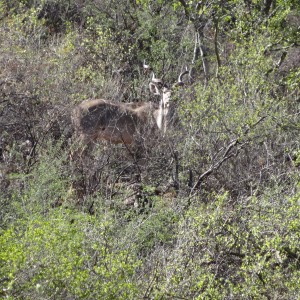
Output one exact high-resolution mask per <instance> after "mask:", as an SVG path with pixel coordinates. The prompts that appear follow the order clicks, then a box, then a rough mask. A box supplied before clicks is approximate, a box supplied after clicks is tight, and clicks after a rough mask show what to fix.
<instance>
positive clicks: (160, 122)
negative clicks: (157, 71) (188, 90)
mask: <svg viewBox="0 0 300 300" xmlns="http://www.w3.org/2000/svg"><path fill="white" fill-rule="evenodd" d="M188 73H189V71H188V70H187V69H186V70H185V71H183V72H181V73H180V75H179V77H178V81H177V82H176V83H174V84H173V86H172V88H171V89H170V88H168V87H167V86H166V85H164V84H163V81H162V80H161V79H159V78H156V77H155V75H154V73H152V79H151V82H150V84H149V88H150V91H151V92H152V93H153V94H154V95H159V96H160V97H161V99H160V103H159V109H158V111H157V112H156V116H155V118H156V124H157V127H158V128H159V129H160V130H161V131H162V132H163V134H165V133H166V130H167V127H168V124H169V123H170V120H171V118H172V111H171V110H172V108H171V105H170V104H171V102H170V100H171V94H172V90H173V89H174V88H176V87H181V86H183V85H184V82H183V76H184V75H186V74H188Z"/></svg>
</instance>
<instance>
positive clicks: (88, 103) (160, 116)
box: [72, 70, 188, 145]
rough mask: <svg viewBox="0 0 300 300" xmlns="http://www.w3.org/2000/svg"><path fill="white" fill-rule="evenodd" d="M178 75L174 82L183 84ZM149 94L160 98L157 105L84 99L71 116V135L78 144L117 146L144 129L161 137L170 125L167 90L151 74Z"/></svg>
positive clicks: (177, 84) (126, 142)
mask: <svg viewBox="0 0 300 300" xmlns="http://www.w3.org/2000/svg"><path fill="white" fill-rule="evenodd" d="M185 74H188V71H187V70H186V71H184V72H182V73H181V74H180V75H179V77H178V82H177V83H175V84H174V85H173V87H174V86H181V85H183V76H184V75H185ZM149 88H150V91H151V92H152V93H153V94H155V95H159V96H160V97H161V99H160V102H159V103H153V102H131V103H120V102H119V103H115V102H111V101H108V100H103V99H94V100H85V101H83V102H82V103H81V104H79V105H78V106H77V107H75V109H74V110H73V113H72V122H73V125H74V128H75V133H76V135H77V136H79V139H80V140H81V142H82V143H83V144H84V145H86V144H91V143H92V142H96V141H97V140H102V141H107V142H110V143H114V144H118V143H123V144H132V143H135V142H137V141H138V140H139V139H141V138H143V136H144V134H145V132H146V130H150V131H152V132H153V130H157V129H158V130H160V131H162V132H163V134H165V132H166V130H167V127H168V124H169V122H170V118H169V115H170V111H171V107H170V106H171V103H170V97H171V89H169V88H167V87H166V86H163V82H162V80H161V79H158V78H155V76H154V73H153V77H152V80H151V82H150V84H149Z"/></svg>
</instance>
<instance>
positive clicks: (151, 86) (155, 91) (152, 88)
mask: <svg viewBox="0 0 300 300" xmlns="http://www.w3.org/2000/svg"><path fill="white" fill-rule="evenodd" d="M149 89H150V92H151V93H152V94H154V95H158V96H159V95H160V92H159V89H158V87H157V85H156V84H155V83H153V82H150V83H149Z"/></svg>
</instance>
